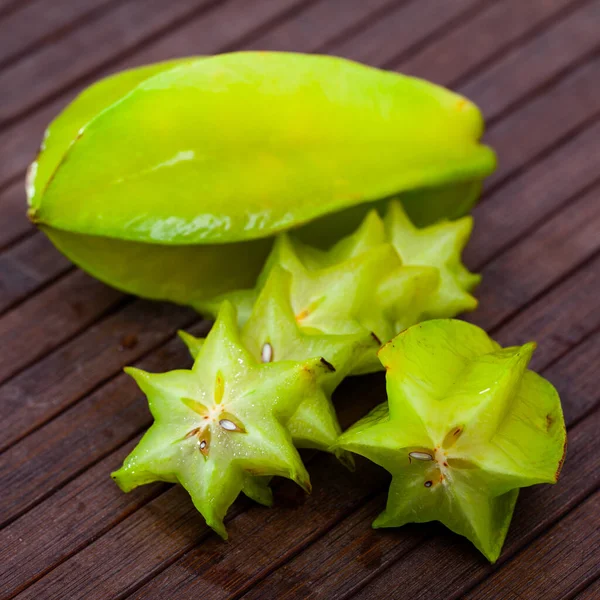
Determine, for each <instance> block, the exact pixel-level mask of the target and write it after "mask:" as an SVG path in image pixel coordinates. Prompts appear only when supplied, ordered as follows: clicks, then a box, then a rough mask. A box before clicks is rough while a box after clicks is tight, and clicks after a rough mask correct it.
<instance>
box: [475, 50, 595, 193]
mask: <svg viewBox="0 0 600 600" xmlns="http://www.w3.org/2000/svg"><path fill="white" fill-rule="evenodd" d="M599 72H600V56H596V57H594V58H592V59H591V60H589V61H588V62H586V63H585V64H583V65H582V66H581V67H579V68H577V69H575V70H574V71H572V72H570V73H569V74H568V75H567V76H565V77H563V78H561V79H560V80H559V81H558V82H557V83H555V84H553V85H551V86H548V88H546V89H545V90H544V93H542V94H538V95H536V96H535V97H533V98H532V99H531V100H529V101H528V102H526V103H525V104H523V105H522V106H520V107H519V108H518V109H516V110H514V111H513V112H512V113H511V114H510V118H509V119H505V120H502V121H501V122H499V123H497V124H496V126H495V127H493V128H490V130H489V132H488V134H487V135H486V136H485V140H486V141H487V143H488V144H490V145H491V146H492V147H493V148H495V149H496V150H497V152H498V161H499V168H498V170H497V171H496V172H495V173H494V174H493V175H492V176H491V177H489V178H488V179H487V180H486V182H487V187H488V188H489V187H492V186H494V185H497V184H498V183H499V182H500V181H502V180H506V178H507V177H509V176H510V175H512V174H514V173H515V171H517V170H518V169H524V168H526V166H527V163H529V162H531V161H533V160H535V159H536V157H539V156H540V155H541V154H542V153H543V152H544V151H547V150H546V149H547V148H549V147H552V146H553V145H554V144H558V143H560V141H561V140H562V139H563V138H565V139H568V137H569V136H572V135H573V133H574V132H576V131H577V129H579V128H582V127H584V126H585V125H586V123H589V122H590V119H591V118H592V116H596V115H598V114H600V94H597V93H596V91H595V86H596V83H595V82H597V79H598V73H599ZM523 132H527V135H523ZM517 139H518V140H519V142H518V143H517V142H516V141H515V140H517Z"/></svg>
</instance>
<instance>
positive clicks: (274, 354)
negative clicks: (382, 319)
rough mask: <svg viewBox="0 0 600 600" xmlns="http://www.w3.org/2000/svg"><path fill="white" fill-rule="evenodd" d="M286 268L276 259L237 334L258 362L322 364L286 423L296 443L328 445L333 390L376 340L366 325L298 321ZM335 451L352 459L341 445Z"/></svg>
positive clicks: (193, 341) (189, 339) (194, 343)
mask: <svg viewBox="0 0 600 600" xmlns="http://www.w3.org/2000/svg"><path fill="white" fill-rule="evenodd" d="M291 279H292V276H291V274H290V273H289V272H288V271H286V270H284V269H283V268H282V267H280V266H278V265H276V266H275V267H274V268H273V269H271V271H270V274H269V278H268V280H267V282H266V284H265V286H264V287H263V288H262V290H261V292H260V293H259V295H258V298H257V300H256V302H255V304H254V309H253V311H252V313H251V315H250V317H249V319H248V320H247V321H246V324H245V325H244V327H243V328H242V332H241V340H242V342H243V343H244V345H245V347H246V348H247V349H248V350H249V351H250V353H251V354H252V355H253V356H254V357H255V358H256V359H257V360H260V361H262V362H266V363H271V362H277V361H282V360H283V361H287V360H297V361H305V360H307V359H308V358H321V360H322V364H323V365H324V366H325V367H326V370H325V372H324V373H323V374H322V375H321V376H319V378H318V380H317V385H316V387H315V389H314V391H313V393H311V394H307V396H306V397H305V398H304V399H303V400H302V402H301V404H300V405H299V407H298V409H297V410H296V412H295V413H294V416H293V417H292V418H291V419H290V420H289V422H288V424H287V427H288V429H289V431H290V432H291V434H292V436H293V439H294V443H295V444H296V446H298V447H301V448H317V449H319V450H325V451H327V450H330V448H331V445H332V444H333V443H334V442H335V441H336V440H337V438H338V436H339V434H340V433H341V429H340V426H339V423H338V419H337V416H336V413H335V409H334V408H333V405H332V403H331V394H332V393H333V390H334V389H335V388H336V387H337V386H338V385H339V384H340V383H341V381H342V380H343V379H344V377H346V376H347V375H348V373H349V372H350V371H351V370H352V369H353V367H354V366H355V364H356V363H357V362H358V361H360V360H362V358H363V357H364V355H365V354H366V353H368V354H370V355H373V356H374V355H375V353H376V351H377V350H378V348H379V342H378V341H377V340H376V339H375V338H374V337H373V336H372V335H371V333H370V332H369V331H367V330H364V329H363V330H360V329H359V330H358V331H357V332H355V333H348V334H340V335H333V334H325V333H320V332H318V331H316V330H307V329H305V328H303V327H301V326H300V324H299V323H298V321H297V319H296V315H295V314H294V312H293V310H292V307H291V304H290V301H289V297H290V287H291ZM182 338H183V340H184V342H185V343H186V344H187V345H188V347H189V348H190V351H191V352H192V354H193V355H194V354H197V352H198V351H199V348H201V347H202V341H201V340H199V339H197V338H194V337H193V336H190V335H189V334H184V335H182ZM336 454H337V455H338V457H339V458H340V459H341V460H342V461H344V462H345V463H347V464H348V463H350V464H352V459H351V457H350V456H349V455H348V453H346V452H345V451H343V450H341V449H337V450H336Z"/></svg>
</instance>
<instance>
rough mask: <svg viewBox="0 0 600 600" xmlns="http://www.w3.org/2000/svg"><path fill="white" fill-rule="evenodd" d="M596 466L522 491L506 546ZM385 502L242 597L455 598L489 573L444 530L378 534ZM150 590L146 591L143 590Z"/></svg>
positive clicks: (568, 468)
mask: <svg viewBox="0 0 600 600" xmlns="http://www.w3.org/2000/svg"><path fill="white" fill-rule="evenodd" d="M597 427H598V420H597V419H591V418H590V419H586V420H585V421H583V422H582V423H580V424H579V425H578V426H577V427H575V428H574V429H573V430H572V432H571V434H570V442H571V448H570V452H569V458H570V459H574V460H577V459H579V460H583V459H584V458H585V457H586V456H587V454H588V453H587V451H586V444H588V443H590V441H591V440H593V439H594V429H595V428H597ZM584 462H585V461H584ZM590 462H591V463H592V464H587V465H585V466H580V465H578V464H575V463H574V462H573V461H570V460H567V462H566V463H565V467H564V472H563V476H562V477H563V478H562V480H561V484H559V485H556V486H552V487H549V486H536V487H533V488H530V489H527V490H524V491H523V492H522V493H521V495H520V498H519V503H518V505H517V510H516V511H515V516H514V519H513V523H512V527H511V530H510V532H509V537H508V540H507V546H506V549H510V548H513V547H515V546H522V545H524V544H526V543H528V542H529V540H531V539H532V538H533V537H534V536H535V535H536V534H538V533H539V532H540V531H543V529H544V528H545V527H547V525H548V523H552V522H555V521H556V520H558V519H560V517H561V516H562V515H563V514H565V513H567V512H568V511H569V510H571V509H572V508H573V507H575V506H577V504H578V503H579V502H581V500H583V499H584V498H585V497H586V496H587V494H589V493H590V492H592V491H593V490H594V489H595V488H596V487H597V486H598V484H599V483H600V475H599V473H598V471H599V469H598V466H600V465H599V464H598V462H597V459H596V458H592V459H591V460H590ZM571 486H573V487H571ZM385 497H386V494H382V495H380V496H379V497H377V498H375V499H374V500H372V501H371V502H369V503H367V504H365V505H364V506H363V507H362V508H361V509H360V510H358V511H357V512H355V513H353V514H352V515H350V516H349V517H348V518H347V519H345V520H344V521H343V522H342V523H341V525H340V527H337V528H335V529H333V530H331V531H329V532H327V533H326V535H324V536H323V537H322V538H321V539H320V540H319V541H318V542H317V543H316V544H313V545H312V546H310V547H309V548H308V549H306V550H305V551H304V552H303V553H301V554H299V555H298V556H297V557H295V558H293V559H292V560H291V561H289V562H288V563H287V564H285V566H283V567H282V568H280V569H278V570H276V571H275V572H273V573H271V574H270V575H269V577H268V578H267V579H264V580H262V581H261V582H260V584H258V585H257V586H255V587H253V588H252V590H250V591H249V593H247V594H246V595H244V596H243V598H244V600H250V599H257V600H258V599H259V598H280V599H282V600H283V599H285V598H296V597H306V598H333V597H336V598H347V597H349V596H352V595H353V593H356V592H357V591H358V590H361V591H360V592H359V593H358V594H357V596H356V597H358V598H365V599H366V598H393V597H397V596H395V595H394V594H395V593H401V597H402V598H432V599H435V598H451V597H452V598H455V597H457V596H456V595H455V589H456V584H457V583H458V582H460V581H461V578H462V577H464V576H465V572H468V571H469V570H471V569H473V570H474V569H485V568H488V565H487V564H486V563H485V560H484V559H483V558H482V557H480V556H478V555H477V551H476V550H474V548H473V547H472V546H471V545H470V544H469V542H467V541H466V540H464V539H463V538H460V537H459V536H456V535H453V534H451V533H450V532H448V531H447V530H445V529H444V528H443V527H442V526H441V525H439V526H438V525H437V524H433V523H432V524H427V525H411V526H405V527H402V528H401V529H396V530H394V529H390V530H385V531H384V530H377V531H375V530H372V529H371V527H370V523H371V521H372V520H373V519H374V518H375V516H376V515H377V514H378V513H379V512H380V511H381V509H382V508H383V506H384V505H385ZM432 536H433V537H432ZM398 559H400V560H398ZM484 565H485V566H484ZM434 566H435V567H434ZM382 573H383V575H382V576H381V577H378V578H377V579H375V577H376V576H377V575H380V574H382ZM437 573H443V576H442V575H440V576H438V575H436V574H437ZM198 579H199V578H198ZM158 582H159V580H158V578H157V580H156V581H152V582H150V584H149V585H148V586H147V588H146V590H148V591H150V590H151V588H153V587H156V586H157V585H158ZM369 582H370V583H369ZM172 583H173V584H175V583H176V582H175V581H173V582H172ZM365 583H366V584H367V585H366V587H365ZM146 590H145V589H144V588H142V590H140V592H142V591H146ZM183 591H185V589H179V590H178V592H179V593H181V592H183ZM302 594H304V595H302ZM140 597H141V596H140ZM146 597H147V598H148V599H150V598H152V596H151V595H148V596H146ZM497 597H503V596H497Z"/></svg>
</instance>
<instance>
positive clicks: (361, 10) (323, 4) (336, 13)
mask: <svg viewBox="0 0 600 600" xmlns="http://www.w3.org/2000/svg"><path fill="white" fill-rule="evenodd" d="M399 1H400V0H360V1H358V2H357V1H356V0H351V1H350V2H349V1H348V0H320V1H319V2H317V3H315V4H311V5H308V6H306V8H304V9H303V10H302V11H301V12H299V13H298V14H296V15H295V16H294V18H293V19H292V20H291V21H286V22H284V23H280V24H279V25H278V26H276V27H273V28H271V29H269V31H267V32H265V33H264V34H263V35H260V36H258V37H256V38H255V39H254V40H252V41H251V42H250V43H249V44H245V45H244V50H279V51H284V50H288V51H293V52H318V51H319V48H321V47H322V46H324V45H326V44H328V43H330V42H331V40H332V39H339V37H340V36H343V35H344V34H345V32H346V31H347V30H348V29H354V28H355V27H356V26H357V25H359V24H360V22H361V21H364V20H365V19H369V20H371V19H373V17H374V15H378V14H386V9H389V8H390V7H393V6H394V5H397V4H398V3H399Z"/></svg>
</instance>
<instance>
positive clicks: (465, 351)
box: [338, 320, 566, 562]
mask: <svg viewBox="0 0 600 600" xmlns="http://www.w3.org/2000/svg"><path fill="white" fill-rule="evenodd" d="M534 348H535V345H534V344H525V345H524V346H522V347H515V348H505V349H501V348H500V347H499V346H498V345H497V344H496V343H495V342H493V341H492V340H491V339H490V338H489V337H488V336H487V334H486V333H485V332H484V331H483V330H481V329H479V328H478V327H475V326H474V325H470V324H467V323H464V322H462V321H454V320H433V321H426V322H424V323H421V324H419V325H415V326H414V327H411V328H410V329H408V330H406V331H405V332H403V333H401V334H400V335H399V336H398V337H396V338H395V339H394V340H392V341H391V342H390V343H388V344H387V345H386V346H384V347H383V348H382V349H381V351H380V353H379V356H380V359H381V361H382V364H383V365H384V367H385V368H386V371H387V390H388V403H387V404H384V405H381V406H380V407H378V408H377V409H375V410H374V411H373V412H372V413H371V414H369V415H368V416H367V417H365V418H364V419H362V420H361V421H359V422H358V423H356V424H355V425H353V426H352V427H351V428H350V429H349V430H348V431H346V432H345V433H344V434H343V435H342V436H341V437H340V439H339V441H338V445H339V447H341V448H344V449H346V450H351V451H353V452H356V453H358V454H362V455H363V456H366V457H367V458H369V459H370V460H372V461H373V462H375V463H377V464H379V465H381V466H382V467H384V468H385V469H387V470H388V471H389V472H390V473H391V474H392V484H391V486H390V492H389V495H388V503H387V507H386V510H385V511H384V512H383V513H382V514H381V515H380V516H379V517H378V518H377V519H376V520H375V522H374V523H373V526H374V527H398V526H400V525H403V524H405V523H409V522H426V521H433V520H437V521H441V522H442V523H443V524H444V525H446V526H447V527H448V528H450V529H451V530H452V531H454V532H456V533H459V534H461V535H464V536H466V537H467V538H468V539H469V540H471V542H473V544H475V546H476V547H477V548H478V549H479V550H480V551H481V552H482V553H483V554H484V555H485V556H486V557H487V558H488V559H489V560H490V561H491V562H494V561H495V560H496V559H497V558H498V556H499V554H500V551H501V548H502V544H503V542H504V539H505V537H506V533H507V531H508V526H509V524H510V519H511V516H512V511H513V508H514V505H515V502H516V498H517V494H518V490H519V488H521V487H525V486H529V485H534V484H537V483H555V482H556V480H557V478H558V474H559V471H560V467H561V465H562V461H563V458H564V450H565V443H566V432H565V426H564V419H563V415H562V410H561V406H560V400H559V398H558V394H557V393H556V391H555V390H554V388H553V387H552V386H551V385H550V384H549V383H548V382H547V381H545V380H544V379H542V378H541V377H540V376H538V375H536V374H535V373H533V372H531V371H528V370H527V364H528V362H529V360H530V358H531V354H532V352H533V350H534Z"/></svg>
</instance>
